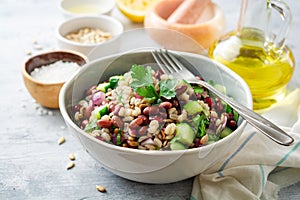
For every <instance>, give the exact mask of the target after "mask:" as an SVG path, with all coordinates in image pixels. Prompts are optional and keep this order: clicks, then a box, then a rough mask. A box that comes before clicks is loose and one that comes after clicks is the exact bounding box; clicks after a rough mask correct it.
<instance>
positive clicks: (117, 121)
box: [111, 115, 124, 130]
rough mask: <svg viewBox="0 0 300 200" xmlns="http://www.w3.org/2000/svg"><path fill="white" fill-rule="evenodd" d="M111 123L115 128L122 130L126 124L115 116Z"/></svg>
mask: <svg viewBox="0 0 300 200" xmlns="http://www.w3.org/2000/svg"><path fill="white" fill-rule="evenodd" d="M111 121H112V123H113V125H114V126H116V127H119V128H120V129H121V130H122V129H123V128H124V122H123V121H122V120H121V118H120V117H119V116H117V115H114V116H113V117H112V118H111Z"/></svg>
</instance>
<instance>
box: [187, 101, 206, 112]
mask: <svg viewBox="0 0 300 200" xmlns="http://www.w3.org/2000/svg"><path fill="white" fill-rule="evenodd" d="M183 108H184V109H185V110H186V112H187V113H188V115H194V114H196V113H200V112H201V111H202V110H203V108H202V106H201V105H200V104H199V103H198V102H197V101H189V102H188V103H187V104H185V105H184V106H183Z"/></svg>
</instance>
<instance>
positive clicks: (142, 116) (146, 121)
mask: <svg viewBox="0 0 300 200" xmlns="http://www.w3.org/2000/svg"><path fill="white" fill-rule="evenodd" d="M138 117H140V118H142V119H143V123H142V125H148V124H149V123H150V121H149V118H148V117H147V116H145V115H139V116H138Z"/></svg>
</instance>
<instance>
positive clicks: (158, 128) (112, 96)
mask: <svg viewBox="0 0 300 200" xmlns="http://www.w3.org/2000/svg"><path fill="white" fill-rule="evenodd" d="M198 78H199V79H202V78H201V77H198ZM210 83H211V84H213V85H214V86H215V87H216V88H218V89H219V90H220V91H222V92H225V90H226V88H225V87H224V86H222V85H219V84H214V83H212V82H210ZM84 96H85V98H83V99H82V100H80V101H79V102H78V103H77V104H76V105H74V106H73V113H74V119H75V123H76V124H77V125H78V126H79V127H80V128H81V129H83V130H84V131H85V132H86V133H87V134H90V135H92V136H94V137H95V138H97V139H99V140H102V141H105V142H108V143H111V144H114V145H117V146H121V147H127V148H135V149H143V150H184V149H189V148H198V147H201V146H205V145H208V144H210V143H213V142H216V141H218V140H220V139H222V138H224V137H226V136H227V135H229V134H230V133H232V132H233V131H234V130H235V129H236V128H237V127H238V123H237V121H238V118H239V115H238V113H237V112H235V111H234V110H233V109H232V108H231V107H230V106H229V105H227V104H226V103H224V102H223V101H221V100H220V99H219V98H218V97H216V96H215V95H213V94H212V93H210V92H209V91H208V90H207V89H206V88H204V87H202V86H199V85H191V84H189V83H187V82H186V81H185V80H177V79H175V78H173V77H172V76H168V75H166V74H163V73H162V71H160V70H158V71H154V70H153V69H152V68H151V67H150V66H142V65H133V66H132V67H131V70H130V71H128V72H126V73H125V74H122V75H118V76H112V77H110V78H109V80H107V81H105V82H102V83H99V84H97V85H94V86H92V87H91V88H89V89H87V91H86V93H85V94H84Z"/></svg>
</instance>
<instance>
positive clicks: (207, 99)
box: [204, 97, 215, 108]
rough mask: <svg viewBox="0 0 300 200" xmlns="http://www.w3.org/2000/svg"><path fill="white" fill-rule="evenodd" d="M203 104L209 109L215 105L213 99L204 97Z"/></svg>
mask: <svg viewBox="0 0 300 200" xmlns="http://www.w3.org/2000/svg"><path fill="white" fill-rule="evenodd" d="M204 102H205V103H206V104H207V105H208V106H209V107H210V108H213V107H215V103H214V101H213V99H212V98H211V97H206V98H205V99H204Z"/></svg>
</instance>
